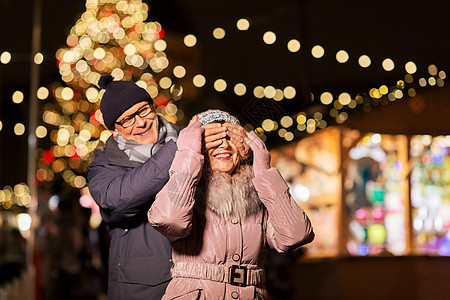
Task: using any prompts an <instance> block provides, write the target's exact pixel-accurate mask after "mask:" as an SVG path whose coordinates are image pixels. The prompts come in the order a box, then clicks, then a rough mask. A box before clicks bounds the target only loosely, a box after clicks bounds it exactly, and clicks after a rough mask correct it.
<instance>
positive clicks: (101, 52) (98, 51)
mask: <svg viewBox="0 0 450 300" xmlns="http://www.w3.org/2000/svg"><path fill="white" fill-rule="evenodd" d="M105 55H106V52H105V49H103V48H101V47H98V48H97V49H95V51H94V57H95V58H96V59H103V58H105Z"/></svg>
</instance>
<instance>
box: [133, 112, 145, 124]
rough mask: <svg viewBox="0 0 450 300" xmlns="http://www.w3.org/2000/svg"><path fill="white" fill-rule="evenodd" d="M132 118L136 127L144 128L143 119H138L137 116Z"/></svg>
mask: <svg viewBox="0 0 450 300" xmlns="http://www.w3.org/2000/svg"><path fill="white" fill-rule="evenodd" d="M134 118H135V119H136V120H135V123H136V125H137V126H144V125H145V120H144V118H142V117H139V115H136V116H134Z"/></svg>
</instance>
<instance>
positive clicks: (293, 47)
mask: <svg viewBox="0 0 450 300" xmlns="http://www.w3.org/2000/svg"><path fill="white" fill-rule="evenodd" d="M300 47H301V44H300V42H299V41H297V40H295V39H293V40H290V41H289V42H288V43H287V48H288V50H289V51H291V52H298V51H299V50H300Z"/></svg>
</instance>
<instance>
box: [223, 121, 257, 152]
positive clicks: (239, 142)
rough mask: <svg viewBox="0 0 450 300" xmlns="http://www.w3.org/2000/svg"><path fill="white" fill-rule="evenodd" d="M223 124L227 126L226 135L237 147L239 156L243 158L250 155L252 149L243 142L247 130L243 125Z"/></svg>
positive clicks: (246, 135)
mask: <svg viewBox="0 0 450 300" xmlns="http://www.w3.org/2000/svg"><path fill="white" fill-rule="evenodd" d="M223 126H225V127H226V128H227V135H228V136H229V137H230V138H231V142H232V143H233V144H235V145H236V147H237V148H238V151H239V154H240V155H241V157H242V158H243V159H244V160H245V159H249V158H250V157H252V149H251V148H250V146H249V145H248V144H247V143H246V142H245V139H246V138H247V137H248V132H247V131H246V130H245V129H244V127H242V126H239V125H235V124H231V123H224V124H223Z"/></svg>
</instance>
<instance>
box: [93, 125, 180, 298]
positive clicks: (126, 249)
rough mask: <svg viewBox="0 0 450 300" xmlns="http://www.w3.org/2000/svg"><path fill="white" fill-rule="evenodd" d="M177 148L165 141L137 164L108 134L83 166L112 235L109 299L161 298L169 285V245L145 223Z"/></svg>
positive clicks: (172, 143)
mask: <svg viewBox="0 0 450 300" xmlns="http://www.w3.org/2000/svg"><path fill="white" fill-rule="evenodd" d="M177 129H178V128H177ZM178 130H179V129H178ZM176 150H177V147H176V144H175V142H174V141H169V142H168V143H166V144H165V145H164V146H163V147H162V148H161V149H160V150H159V151H158V152H157V153H156V154H155V155H153V156H152V157H151V158H150V159H149V160H147V161H146V162H145V163H143V164H140V163H137V162H133V161H130V160H129V159H128V156H127V155H126V154H125V153H124V152H123V151H122V150H120V149H119V148H118V146H117V142H116V141H115V139H114V138H113V137H112V136H111V137H110V138H109V139H108V140H107V142H106V145H105V148H104V150H103V151H102V150H96V153H95V158H94V160H93V161H92V162H91V163H90V165H89V166H88V169H87V174H88V182H89V191H90V193H91V195H92V197H93V198H94V200H95V201H96V202H97V204H98V205H99V206H100V211H101V215H102V218H103V220H104V221H105V222H107V224H108V228H109V233H110V235H111V244H110V250H109V276H108V300H113V299H127V300H135V299H145V300H151V299H161V297H162V295H163V294H164V291H165V288H166V286H167V284H168V283H169V280H170V267H171V266H172V259H171V246H170V243H169V242H168V241H167V239H166V238H165V237H164V236H162V235H161V234H160V233H159V232H157V231H156V230H154V229H153V228H152V227H151V226H150V224H149V223H148V220H147V211H148V209H149V207H150V206H151V204H152V203H153V201H154V199H155V195H156V193H158V192H159V191H160V190H161V189H162V187H163V186H164V185H165V183H166V182H167V181H168V179H169V167H170V165H171V163H172V160H173V157H174V155H175V152H176Z"/></svg>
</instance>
